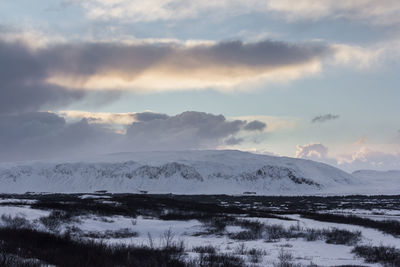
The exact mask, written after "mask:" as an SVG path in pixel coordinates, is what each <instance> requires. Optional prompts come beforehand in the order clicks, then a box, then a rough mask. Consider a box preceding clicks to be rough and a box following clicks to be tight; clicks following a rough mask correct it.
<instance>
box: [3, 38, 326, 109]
mask: <svg viewBox="0 0 400 267" xmlns="http://www.w3.org/2000/svg"><path fill="white" fill-rule="evenodd" d="M329 52H330V49H329V48H328V47H326V46H325V45H323V44H313V43H308V44H289V43H286V42H277V41H261V42H257V43H243V42H240V41H231V42H220V43H215V44H207V45H205V44H198V45H190V46H188V45H183V44H173V43H168V44H149V43H143V44H121V43H62V44H50V45H48V46H45V47H41V48H36V49H32V48H30V47H29V46H28V45H24V44H23V43H21V42H17V41H16V42H6V41H2V40H1V39H0V61H1V64H0V114H1V113H3V114H4V113H10V112H26V111H37V110H39V109H40V108H41V107H43V105H47V106H49V105H51V106H53V107H55V106H58V107H60V106H63V105H66V104H68V103H70V102H71V101H76V100H77V99H81V98H82V97H83V96H84V95H85V91H84V90H83V89H88V88H86V87H85V86H88V85H87V84H86V83H85V82H86V81H87V80H88V79H89V78H90V77H92V76H96V75H97V76H101V77H117V78H118V79H121V80H123V81H127V82H131V81H135V79H136V78H137V77H139V76H141V75H143V74H146V73H147V74H149V73H150V75H153V76H154V75H155V76H154V77H155V78H154V79H153V80H156V81H157V82H159V83H160V84H161V85H162V82H163V81H162V80H161V79H162V77H164V78H165V76H162V75H167V76H168V77H175V79H177V81H181V80H182V79H185V77H186V78H187V77H191V79H194V80H196V79H197V80H196V81H204V80H210V81H215V82H218V81H219V80H218V79H227V80H230V78H231V77H232V73H236V75H239V76H240V75H250V76H257V75H262V74H265V73H269V72H270V71H273V70H274V69H282V68H285V67H293V66H296V65H302V64H306V63H308V62H311V61H313V60H315V59H320V58H321V57H323V56H324V55H325V54H327V53H329ZM160 73H161V74H160ZM159 74H160V75H161V76H157V75H159ZM215 75H216V76H215ZM97 76H96V77H97ZM153 76H152V77H153ZM214 76H215V77H214ZM157 77H158V78H157ZM246 77H247V76H246ZM157 79H160V80H157ZM213 79H217V80H213ZM224 81H225V80H224ZM102 84H104V83H100V84H96V85H91V86H92V87H93V86H94V87H95V88H92V87H90V89H96V90H97V89H110V88H101V87H102ZM111 84H113V83H111ZM71 88H74V90H70V89H71ZM113 89H117V90H118V88H113ZM120 89H121V88H120ZM125 89H126V88H125Z"/></svg>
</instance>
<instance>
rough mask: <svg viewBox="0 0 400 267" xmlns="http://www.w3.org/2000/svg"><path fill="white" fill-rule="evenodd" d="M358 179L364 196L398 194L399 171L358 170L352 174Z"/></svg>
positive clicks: (399, 187)
mask: <svg viewBox="0 0 400 267" xmlns="http://www.w3.org/2000/svg"><path fill="white" fill-rule="evenodd" d="M352 175H353V176H354V177H355V178H358V179H359V181H360V183H361V187H362V188H363V193H364V194H375V195H376V194H385V195H387V194H393V195H397V194H399V192H400V171H396V170H393V171H374V170H359V171H355V172H353V173H352Z"/></svg>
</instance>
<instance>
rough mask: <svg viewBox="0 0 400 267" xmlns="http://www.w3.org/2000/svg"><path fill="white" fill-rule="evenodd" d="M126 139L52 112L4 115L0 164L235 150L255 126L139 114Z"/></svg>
mask: <svg viewBox="0 0 400 267" xmlns="http://www.w3.org/2000/svg"><path fill="white" fill-rule="evenodd" d="M135 116H136V119H137V120H138V121H137V122H134V123H132V124H131V125H130V126H128V128H127V133H126V134H117V133H115V132H112V131H111V130H110V129H109V128H107V127H106V125H105V124H104V125H102V124H90V123H88V120H87V119H82V120H80V121H78V122H74V123H67V122H66V121H65V120H64V118H63V117H60V116H58V115H56V114H54V113H48V112H31V113H23V114H13V115H5V114H3V115H0V129H1V131H0V147H1V150H0V161H13V160H31V159H45V158H57V157H68V158H72V157H76V156H83V157H84V156H90V155H96V154H101V153H110V152H119V151H138V150H141V151H143V150H186V149H206V148H215V147H217V146H218V145H223V144H226V145H236V144H239V143H241V142H242V141H243V139H241V138H237V137H235V135H236V134H238V133H239V132H240V131H242V130H245V128H246V127H247V126H248V125H249V124H250V123H247V122H246V121H243V120H233V121H229V120H227V119H226V118H225V117H224V116H223V115H213V114H210V113H203V112H194V111H188V112H183V113H181V114H178V115H175V116H168V115H166V114H159V113H150V112H143V113H136V114H135Z"/></svg>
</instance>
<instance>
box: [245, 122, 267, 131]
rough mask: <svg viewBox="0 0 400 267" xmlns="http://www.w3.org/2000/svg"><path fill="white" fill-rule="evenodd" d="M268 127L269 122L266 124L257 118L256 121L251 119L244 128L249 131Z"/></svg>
mask: <svg viewBox="0 0 400 267" xmlns="http://www.w3.org/2000/svg"><path fill="white" fill-rule="evenodd" d="M266 127H267V124H265V123H264V122H261V121H258V120H255V121H251V122H249V123H248V124H247V125H246V126H245V127H244V129H245V130H247V131H262V130H264V129H265V128H266Z"/></svg>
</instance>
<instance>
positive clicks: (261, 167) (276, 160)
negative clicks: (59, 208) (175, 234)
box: [0, 150, 360, 195]
mask: <svg viewBox="0 0 400 267" xmlns="http://www.w3.org/2000/svg"><path fill="white" fill-rule="evenodd" d="M359 184H360V181H359V178H357V177H355V176H353V175H351V174H348V173H346V172H344V171H341V170H339V169H337V168H335V167H332V166H329V165H326V164H323V163H318V162H314V161H311V160H303V159H296V158H288V157H274V156H267V155H257V154H251V153H247V152H240V151H231V150H212V151H181V152H136V153H117V154H110V155H105V156H100V157H96V158H92V159H89V160H88V159H86V160H79V161H68V162H46V163H40V162H36V163H26V164H21V163H20V164H7V165H4V164H3V165H1V166H0V192H9V193H23V192H26V191H34V192H93V191H96V190H107V191H109V192H132V193H136V192H139V191H140V190H142V191H143V190H144V191H148V192H149V193H177V194H242V193H243V192H246V191H248V192H256V193H257V194H268V195H301V194H317V193H323V194H324V193H327V194H334V193H345V192H348V191H349V190H350V191H351V188H356V186H357V185H359Z"/></svg>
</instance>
